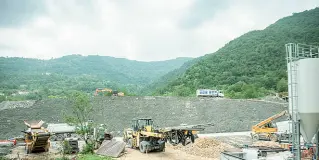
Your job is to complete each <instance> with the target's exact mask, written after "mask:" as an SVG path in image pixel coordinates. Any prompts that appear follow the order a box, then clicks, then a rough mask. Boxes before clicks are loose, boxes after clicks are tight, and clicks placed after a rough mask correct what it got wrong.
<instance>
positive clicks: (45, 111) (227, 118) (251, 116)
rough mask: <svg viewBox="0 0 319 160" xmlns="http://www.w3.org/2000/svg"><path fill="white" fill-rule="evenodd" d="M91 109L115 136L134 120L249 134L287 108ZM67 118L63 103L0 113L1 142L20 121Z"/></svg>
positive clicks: (151, 101)
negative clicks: (192, 125)
mask: <svg viewBox="0 0 319 160" xmlns="http://www.w3.org/2000/svg"><path fill="white" fill-rule="evenodd" d="M92 105H93V108H94V112H93V115H92V118H93V120H94V121H95V122H97V123H105V124H106V125H107V126H108V130H109V131H113V133H114V134H115V133H120V132H122V131H123V129H124V128H126V127H130V126H131V120H132V119H133V118H136V117H151V118H153V119H154V121H155V125H157V126H159V127H165V126H175V125H180V124H182V123H183V124H202V123H213V124H214V126H212V127H208V128H206V130H205V132H212V133H213V132H234V131H248V130H250V129H251V126H252V125H254V124H256V123H258V122H259V121H261V120H263V119H265V118H268V117H270V116H272V115H273V114H276V113H279V112H280V111H282V110H284V109H286V107H287V106H286V104H281V103H278V104H277V103H269V102H265V101H252V100H231V99H219V98H195V97H191V98H190V97H187V98H182V97H96V98H93V99H92ZM0 107H1V106H0ZM67 114H71V106H70V103H69V102H68V101H67V100H65V99H48V100H42V101H37V102H35V103H34V104H33V105H32V106H30V107H27V108H24V107H18V108H7V109H3V110H0V115H1V116H0V128H1V129H0V138H9V137H13V136H17V135H20V134H21V131H22V130H23V129H25V126H24V124H23V120H44V121H46V122H48V123H59V122H63V120H64V117H65V115H67Z"/></svg>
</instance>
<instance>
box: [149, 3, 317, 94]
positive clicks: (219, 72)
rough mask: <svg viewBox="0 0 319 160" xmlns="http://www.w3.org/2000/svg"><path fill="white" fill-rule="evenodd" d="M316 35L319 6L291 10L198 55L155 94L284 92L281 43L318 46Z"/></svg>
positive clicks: (285, 79) (283, 60)
mask: <svg viewBox="0 0 319 160" xmlns="http://www.w3.org/2000/svg"><path fill="white" fill-rule="evenodd" d="M318 35H319V8H315V9H312V10H309V11H304V12H301V13H294V14H293V15H292V16H289V17H285V18H282V19H280V20H278V21H277V22H276V23H274V24H272V25H270V26H268V27H267V28H265V29H264V30H256V31H251V32H248V33H246V34H244V35H242V36H240V37H238V38H236V39H234V40H232V41H230V42H229V43H227V44H226V45H225V46H224V47H222V48H220V49H219V50H218V51H217V52H215V53H212V54H208V55H205V56H203V57H201V60H200V61H198V62H196V63H195V64H193V65H192V66H191V67H190V68H188V69H187V70H186V71H185V73H184V74H182V75H181V76H178V77H177V78H174V80H169V81H168V83H167V84H166V85H164V87H159V88H158V89H157V90H156V91H155V94H159V95H163V94H166V95H178V96H189V95H195V90H196V89H198V88H212V89H214V88H217V89H223V90H224V91H225V92H226V95H227V96H229V97H233V98H255V97H261V96H264V95H266V94H269V92H282V91H286V90H287V76H286V75H287V73H286V60H285V56H286V53H285V46H284V45H285V44H286V43H305V44H312V45H319V36H318ZM193 61H196V60H193ZM188 63H192V62H188ZM166 76H167V75H166ZM168 76H169V75H168ZM164 77H165V76H164Z"/></svg>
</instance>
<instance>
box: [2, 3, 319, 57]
mask: <svg viewBox="0 0 319 160" xmlns="http://www.w3.org/2000/svg"><path fill="white" fill-rule="evenodd" d="M318 6H319V1H318V0H267V1H266V0H218V1H217V0H43V1H42V0H0V56H10V57H12V56H14V57H32V58H40V59H49V58H52V57H54V58H56V57H61V56H64V55H69V54H82V55H92V54H93V55H97V54H98V55H105V56H113V57H123V58H128V59H132V60H140V61H158V60H166V59H172V58H176V57H199V56H202V55H205V54H207V53H213V52H215V51H216V50H218V49H219V48H220V47H222V46H224V44H225V43H227V42H229V41H230V40H232V39H234V38H236V37H239V36H240V35H242V34H244V33H246V32H248V31H251V30H256V29H264V28H265V27H267V26H268V25H270V24H272V23H274V22H275V21H277V20H278V19H280V18H282V17H285V16H289V15H291V14H292V13H294V12H301V11H304V10H309V9H313V8H315V7H318Z"/></svg>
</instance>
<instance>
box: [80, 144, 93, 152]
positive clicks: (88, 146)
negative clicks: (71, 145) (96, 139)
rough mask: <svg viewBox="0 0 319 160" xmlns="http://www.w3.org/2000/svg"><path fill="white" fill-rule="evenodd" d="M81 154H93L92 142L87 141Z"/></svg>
mask: <svg viewBox="0 0 319 160" xmlns="http://www.w3.org/2000/svg"><path fill="white" fill-rule="evenodd" d="M81 153H82V154H93V153H94V144H93V143H87V144H86V145H85V146H84V147H83V150H82V152H81Z"/></svg>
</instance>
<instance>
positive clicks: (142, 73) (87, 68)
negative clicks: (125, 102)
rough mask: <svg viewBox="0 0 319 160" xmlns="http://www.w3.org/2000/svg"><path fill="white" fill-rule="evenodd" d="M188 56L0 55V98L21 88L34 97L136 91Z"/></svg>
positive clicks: (185, 59)
mask: <svg viewBox="0 0 319 160" xmlns="http://www.w3.org/2000/svg"><path fill="white" fill-rule="evenodd" d="M190 59H191V58H177V59H173V60H167V61H158V62H140V61H131V60H127V59H124V58H114V57H106V56H80V55H70V56H64V57H61V58H57V59H51V60H38V59H29V58H5V57H0V73H1V74H0V76H1V77H0V93H2V94H4V95H2V98H3V97H4V96H10V95H12V94H15V93H18V91H25V92H31V94H28V95H27V97H26V96H22V97H26V98H27V99H38V98H39V96H40V95H44V96H49V95H53V96H57V95H58V96H61V95H62V96H63V95H66V94H67V93H68V92H69V91H72V90H78V91H84V92H88V93H89V92H91V93H93V91H94V90H95V89H96V88H104V87H109V88H112V89H117V90H121V91H124V92H129V93H134V94H136V93H139V92H140V90H141V88H143V87H145V86H146V85H148V84H150V83H152V82H153V81H155V80H156V79H158V78H159V77H161V76H163V75H164V74H166V73H168V72H170V71H172V70H174V69H177V68H179V67H180V66H182V65H183V64H184V62H186V61H188V60H190ZM12 98H13V99H21V96H20V98H19V96H14V97H12ZM9 100H10V99H9Z"/></svg>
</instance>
